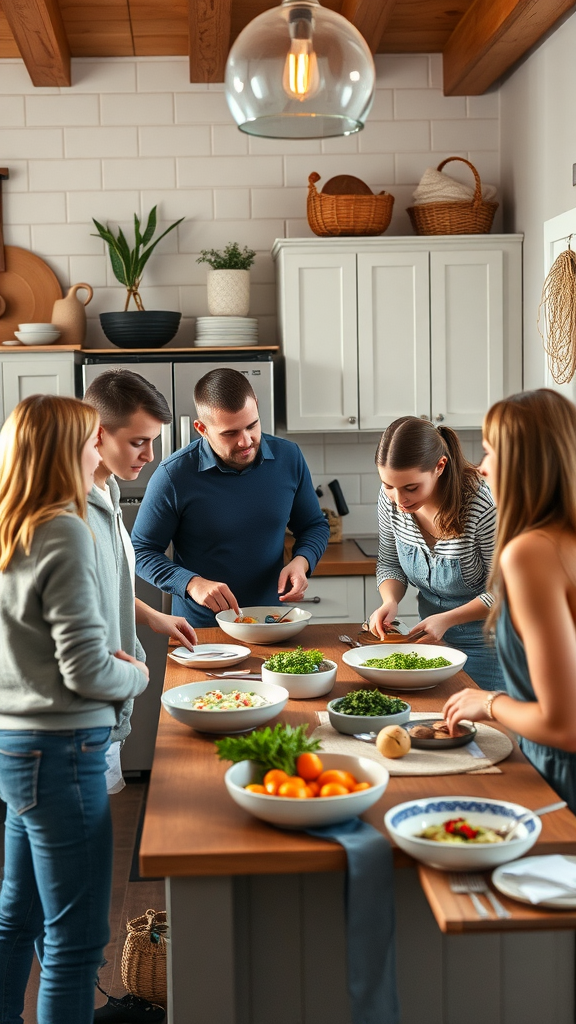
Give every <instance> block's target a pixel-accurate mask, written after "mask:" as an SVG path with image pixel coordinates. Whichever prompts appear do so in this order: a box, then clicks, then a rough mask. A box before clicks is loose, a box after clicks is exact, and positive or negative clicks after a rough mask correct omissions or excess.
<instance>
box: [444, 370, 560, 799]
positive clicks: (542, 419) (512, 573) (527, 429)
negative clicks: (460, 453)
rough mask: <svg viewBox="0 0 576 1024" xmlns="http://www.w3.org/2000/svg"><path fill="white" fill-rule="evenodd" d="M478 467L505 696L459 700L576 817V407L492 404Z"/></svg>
mask: <svg viewBox="0 0 576 1024" xmlns="http://www.w3.org/2000/svg"><path fill="white" fill-rule="evenodd" d="M483 435H484V436H483V444H484V449H485V452H486V455H485V458H484V461H483V462H482V465H481V467H480V471H481V473H482V474H483V475H484V476H486V478H487V479H488V481H489V483H490V485H491V487H492V490H493V492H494V496H495V498H496V502H497V504H498V532H497V538H496V546H495V553H494V569H493V573H492V580H493V591H494V594H495V598H496V600H495V604H494V608H493V610H492V611H491V615H490V618H491V619H493V620H494V621H495V623H496V643H497V649H498V657H499V659H500V661H501V663H502V668H503V670H504V678H505V681H506V691H505V692H502V693H483V692H482V691H481V690H474V691H468V696H465V695H464V693H463V692H462V691H461V692H460V693H457V694H454V695H453V696H452V697H451V698H450V699H449V701H448V702H447V704H446V705H445V707H444V713H445V715H446V719H447V721H448V723H449V725H450V726H451V727H452V726H454V725H455V724H456V723H457V722H459V721H460V720H461V719H463V718H466V719H472V720H473V721H478V720H481V719H490V718H494V719H496V720H497V721H498V722H501V723H502V724H503V725H505V726H506V727H507V728H508V729H511V730H512V731H513V732H515V733H517V734H518V736H519V743H520V746H521V748H522V750H523V752H524V754H525V755H526V757H527V758H528V759H529V760H530V761H531V762H532V764H533V765H534V767H535V768H537V769H538V771H539V772H540V774H541V775H542V776H543V777H544V778H545V779H546V781H547V782H548V783H549V784H550V786H552V788H553V789H554V790H556V792H557V793H559V794H560V796H562V797H563V799H564V800H566V801H567V803H568V806H569V807H570V809H571V810H572V811H573V812H574V813H576V407H575V406H574V405H573V403H572V402H569V401H568V399H566V398H564V396H563V395H561V394H559V393H558V392H556V391H551V390H548V389H546V388H541V389H539V390H538V391H526V392H523V393H522V394H519V395H512V397H511V398H506V399H504V400H503V401H501V402H497V403H496V405H493V406H492V408H491V409H490V411H489V412H488V413H487V415H486V418H485V420H484V428H483Z"/></svg>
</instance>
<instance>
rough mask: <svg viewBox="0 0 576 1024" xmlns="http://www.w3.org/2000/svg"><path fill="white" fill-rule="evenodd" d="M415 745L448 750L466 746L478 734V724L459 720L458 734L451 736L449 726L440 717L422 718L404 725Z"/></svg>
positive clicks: (427, 748) (428, 748) (425, 748)
mask: <svg viewBox="0 0 576 1024" xmlns="http://www.w3.org/2000/svg"><path fill="white" fill-rule="evenodd" d="M404 728H405V729H406V731H407V733H408V735H409V736H410V741H411V743H412V746H413V747H417V748H420V749H421V750H448V749H449V748H450V747H465V746H466V744H467V743H471V742H472V740H473V739H474V737H475V735H476V726H475V725H472V723H471V722H458V725H457V726H456V731H457V735H455V736H451V735H450V733H449V731H448V726H447V724H446V722H444V721H443V720H442V719H440V718H421V719H420V720H419V721H416V722H411V723H410V725H406V726H404Z"/></svg>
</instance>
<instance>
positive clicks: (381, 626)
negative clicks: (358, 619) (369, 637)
mask: <svg viewBox="0 0 576 1024" xmlns="http://www.w3.org/2000/svg"><path fill="white" fill-rule="evenodd" d="M397 611H398V602H397V601H385V602H384V604H381V605H380V607H379V608H377V609H376V611H375V612H372V615H371V616H370V629H371V630H372V632H373V633H374V634H375V635H376V636H379V637H381V638H384V637H385V636H388V634H389V632H390V630H389V629H386V628H385V623H388V624H390V623H392V622H393V621H394V619H395V618H396V613H397Z"/></svg>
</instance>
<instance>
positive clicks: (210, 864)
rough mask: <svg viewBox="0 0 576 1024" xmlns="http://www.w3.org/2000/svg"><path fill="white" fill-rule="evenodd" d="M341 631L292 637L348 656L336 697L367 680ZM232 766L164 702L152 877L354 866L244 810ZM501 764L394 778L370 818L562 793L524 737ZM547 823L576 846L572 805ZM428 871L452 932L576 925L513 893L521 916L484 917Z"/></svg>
mask: <svg viewBox="0 0 576 1024" xmlns="http://www.w3.org/2000/svg"><path fill="white" fill-rule="evenodd" d="M358 629H359V626H358V627H354V626H351V625H350V624H347V626H346V630H347V632H349V633H351V635H354V634H355V632H357V630H358ZM339 632H340V627H339V626H337V625H311V626H308V627H307V628H306V631H305V637H304V635H303V634H300V635H299V636H297V637H295V638H294V641H293V642H292V644H287V645H285V647H291V646H294V647H295V646H297V644H298V642H301V641H303V640H305V644H306V646H311V647H312V646H313V647H319V648H320V649H321V650H322V651H323V652H324V654H325V655H326V657H328V658H332V659H333V660H335V661H336V662H337V663H338V665H339V668H338V680H337V683H336V686H335V687H334V689H333V690H332V692H331V693H330V698H329V699H333V698H334V697H337V696H341V695H343V694H344V693H346V692H348V690H350V689H351V687H352V686H358V685H361V683H360V680H359V677H358V676H356V675H355V673H354V672H353V671H352V669H350V668H349V667H348V666H347V665H345V664H344V663H343V662H342V661H341V655H342V653H343V652H344V650H345V649H346V648H345V647H344V646H343V645H342V644H341V643H340V642H339V641H338V639H337V637H338V633H339ZM200 634H201V637H202V641H203V642H222V639H223V634H222V632H221V630H219V629H217V628H215V629H206V630H201V631H200ZM283 649H285V648H283ZM274 650H276V648H274V647H273V646H272V645H270V646H256V645H255V646H254V647H253V648H252V651H253V653H252V656H251V658H250V659H249V660H247V661H245V662H243V667H252V668H256V667H259V665H260V664H261V662H262V660H265V659H266V658H267V657H269V656H270V654H271V653H273V651H274ZM203 678H205V676H204V673H203V672H200V671H193V670H191V669H187V668H184V667H182V666H179V665H177V664H175V663H174V662H172V661H169V662H168V667H167V672H166V682H165V688H166V689H171V688H172V687H174V686H179V685H181V684H182V683H183V682H194V681H197V680H200V679H203ZM474 685H475V684H474V683H473V682H472V680H471V679H470V678H469V677H468V676H467V675H466V674H465V673H464V672H459V673H458V674H457V675H455V676H453V677H452V679H449V680H448V681H447V682H445V683H442V684H440V685H439V686H437V687H435V688H434V690H425V691H422V693H421V694H418V693H416V692H414V691H412V692H411V694H410V703H411V705H412V707H413V710H414V711H439V710H441V708H442V705H443V703H444V701H445V700H446V699H447V697H448V696H449V695H450V694H451V693H453V692H454V691H455V690H458V689H461V688H462V687H463V686H474ZM327 700H328V698H327V697H325V698H320V699H317V700H308V701H296V700H291V701H289V702H288V704H287V705H286V708H285V709H284V712H283V713H282V715H281V716H280V719H281V720H283V721H289V722H291V724H294V725H296V724H301V723H303V722H308V723H310V725H311V727H312V728H313V727H314V726H315V725H316V724H317V717H316V712H317V711H320V710H324V709H325V707H326V703H327ZM227 767H228V763H224V762H220V761H218V760H217V757H216V753H215V749H214V745H213V739H212V738H210V737H209V736H207V735H202V734H200V733H196V732H194V730H193V729H190V728H187V727H186V726H184V725H182V724H180V723H179V722H177V721H176V720H175V719H173V718H171V716H170V715H168V713H167V712H166V711H164V709H162V710H161V713H160V723H159V728H158V737H157V741H156V753H155V758H154V765H153V769H152V776H151V780H150V790H149V795H148V803H147V809H146V818H145V823H144V831H143V835H142V842H141V846H140V872H141V874H142V875H143V876H157V875H166V876H168V875H170V876H200V875H203V876H206V875H230V874H232V875H235V874H283V873H287V874H292V873H308V872H325V871H341V870H343V869H344V867H345V864H346V858H345V854H344V851H343V850H342V848H341V847H340V846H339V845H338V844H336V843H329V842H326V841H324V840H317V839H313V838H312V837H310V836H305V835H304V834H302V833H299V832H290V831H282V830H281V829H276V828H273V827H271V826H269V825H267V824H265V823H264V822H262V821H258V820H257V819H256V818H253V817H251V815H249V814H248V813H246V812H245V811H243V810H241V808H239V807H238V806H237V805H236V804H235V803H234V802H233V801H232V800H231V798H230V797H229V796H228V794H227V792H226V789H225V787H224V782H223V776H224V773H225V771H226V769H227ZM499 767H500V768H501V769H502V774H501V775H476V776H472V775H469V776H467V777H466V778H464V777H463V776H462V775H444V776H438V777H429V776H428V777H417V776H413V777H408V778H406V777H405V778H399V777H394V778H392V779H391V780H390V784H389V786H388V789H387V791H386V792H385V793H384V795H383V797H382V799H381V800H380V801H378V803H377V804H375V805H374V807H372V808H370V810H369V811H368V812H367V813H366V815H365V816H364V817H365V819H366V820H367V821H369V822H370V823H371V824H372V825H374V827H375V828H377V829H379V830H380V831H382V832H384V825H383V816H384V813H385V812H386V811H387V810H388V809H389V808H390V807H392V806H394V805H395V804H397V803H401V802H402V801H404V800H410V799H416V798H418V797H423V796H426V797H429V796H435V795H448V794H453V795H455V796H456V795H461V794H462V792H465V793H466V794H467V795H468V794H469V795H470V796H478V797H493V798H497V799H503V800H513V801H516V802H517V803H520V804H523V805H525V806H526V807H533V808H535V807H542V806H544V805H546V804H549V803H553V802H554V801H555V800H556V799H557V797H556V794H554V793H553V791H552V790H551V789H550V787H549V786H548V785H547V783H546V782H545V781H544V780H543V779H542V778H541V776H540V775H539V774H538V773H537V772H536V771H535V769H534V768H533V767H532V766H531V765H530V764H529V762H528V761H527V760H526V758H525V757H524V755H523V754H522V753H521V751H520V750H519V748H518V747H517V745H516V744H515V745H514V751H513V753H512V754H511V755H510V757H509V758H507V759H506V761H503V762H500V765H499ZM542 825H543V827H542V833H541V835H540V839H539V841H538V843H537V845H536V847H535V848H534V852H537V853H539V854H545V853H565V854H566V853H569V854H576V819H575V818H574V816H573V815H572V814H571V813H570V811H568V810H563V811H559V812H557V813H555V814H551V815H549V816H547V817H545V818H544V819H543V821H542ZM395 863H396V864H397V866H407V865H413V863H414V862H413V861H412V860H411V859H410V858H409V857H407V856H406V855H405V854H403V853H402V852H401V851H400V850H398V849H395ZM420 876H421V880H422V884H423V887H424V891H425V892H426V894H427V896H428V898H429V901H430V905H431V907H432V910H433V911H434V913H435V915H436V919H437V921H438V924H439V925H440V927H441V928H442V929H443V930H444V931H477V930H479V929H480V930H484V929H485V928H487V927H492V928H496V929H498V930H500V929H501V927H502V926H504V927H515V928H519V927H530V928H533V927H548V928H550V927H567V928H568V927H570V928H574V927H575V925H576V914H574V913H573V912H569V911H561V912H556V911H554V912H551V911H545V910H537V909H533V908H531V907H525V906H524V905H522V904H518V903H514V902H513V901H512V900H506V899H505V898H504V897H502V902H503V903H505V904H506V905H507V906H508V907H509V908H513V910H514V920H513V924H512V925H511V924H510V923H506V922H500V921H498V922H495V921H491V922H488V923H484V922H479V921H478V919H477V918H476V916H475V914H474V912H473V911H472V910H471V902H470V899H469V897H468V896H454V895H453V894H452V893H451V892H450V891H449V889H448V888H447V884H446V876H445V875H443V874H442V873H441V872H434V871H432V869H423V868H421V869H420ZM437 876H439V877H437ZM534 922H536V924H535V923H534ZM538 922H540V924H538ZM550 922H552V924H551V923H550ZM564 922H566V923H564Z"/></svg>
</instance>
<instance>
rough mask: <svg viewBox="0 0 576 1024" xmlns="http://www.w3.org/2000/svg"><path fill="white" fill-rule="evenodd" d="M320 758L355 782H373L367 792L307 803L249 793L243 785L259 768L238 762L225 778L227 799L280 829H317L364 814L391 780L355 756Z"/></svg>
mask: <svg viewBox="0 0 576 1024" xmlns="http://www.w3.org/2000/svg"><path fill="white" fill-rule="evenodd" d="M320 757H321V758H322V763H323V765H324V768H325V769H328V768H341V769H343V770H344V771H349V772H352V774H353V775H354V776H355V777H356V778H357V779H358V782H370V783H372V785H371V788H370V789H363V790H361V791H360V792H359V793H347V794H346V795H345V796H318V797H310V798H309V799H307V800H300V799H298V798H297V797H287V796H269V795H268V794H267V793H250V792H249V791H248V790H247V789H244V786H247V785H248V783H249V782H253V781H255V780H256V779H258V778H259V773H258V767H257V765H255V764H254V763H253V762H252V761H239V762H238V764H233V765H232V767H231V768H229V769H228V771H227V772H226V775H225V776H224V781H225V783H226V789H227V790H228V792H229V793H230V796H231V797H232V799H233V800H234V802H235V803H237V804H238V805H239V806H240V807H243V808H244V810H245V811H249V813H250V814H253V815H254V817H255V818H261V819H262V821H268V822H270V824H271V825H279V826H280V827H281V828H318V827H320V826H321V825H336V824H337V823H338V822H340V821H348V819H349V818H355V817H356V816H357V815H358V814H364V811H367V810H368V808H369V807H371V806H372V804H375V803H376V801H377V800H379V799H380V797H381V796H382V793H383V792H384V790H385V789H386V786H387V785H388V780H389V778H390V776H389V774H388V771H387V770H386V768H384V767H383V766H382V765H380V764H378V763H377V762H376V761H371V760H370V759H369V758H367V757H356V756H355V755H354V754H324V753H322V751H320Z"/></svg>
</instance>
